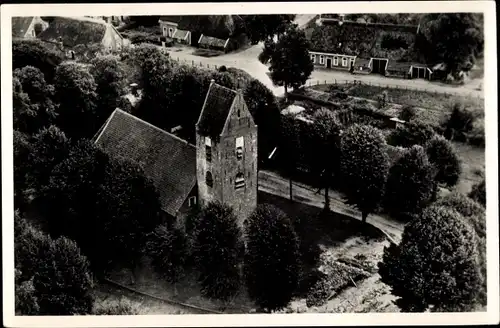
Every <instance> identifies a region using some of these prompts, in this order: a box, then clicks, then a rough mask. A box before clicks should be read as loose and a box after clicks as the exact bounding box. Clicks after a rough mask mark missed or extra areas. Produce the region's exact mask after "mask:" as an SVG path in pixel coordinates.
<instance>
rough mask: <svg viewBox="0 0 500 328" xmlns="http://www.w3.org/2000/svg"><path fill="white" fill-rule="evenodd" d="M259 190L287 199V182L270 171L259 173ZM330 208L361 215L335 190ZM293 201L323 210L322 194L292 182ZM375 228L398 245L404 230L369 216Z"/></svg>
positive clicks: (381, 218)
mask: <svg viewBox="0 0 500 328" xmlns="http://www.w3.org/2000/svg"><path fill="white" fill-rule="evenodd" d="M259 190H261V191H264V192H267V193H270V194H273V195H277V196H281V197H285V198H288V197H289V180H288V179H286V178H283V177H281V176H280V175H279V174H277V173H275V172H270V171H264V170H262V171H260V172H259ZM329 195H330V208H331V209H332V211H333V212H336V213H340V214H344V215H347V216H350V217H352V218H355V219H357V220H361V213H360V212H359V211H358V210H356V209H354V208H352V207H350V206H348V205H346V204H345V203H344V202H343V201H342V197H341V195H340V194H339V193H338V192H336V191H335V190H331V189H330V191H329ZM293 199H294V200H295V201H298V202H302V203H305V204H308V205H311V206H315V207H319V208H323V207H324V205H325V202H324V199H325V196H324V194H323V192H321V193H316V189H314V188H312V187H310V186H307V185H305V184H302V183H297V182H293ZM367 221H368V222H370V223H371V224H372V225H374V226H375V227H377V228H379V229H381V230H382V231H384V232H385V233H386V234H387V235H388V236H389V237H390V238H392V239H393V240H394V242H396V243H399V242H400V241H401V236H402V234H403V230H404V224H402V223H399V222H396V221H394V220H391V219H390V218H388V217H385V216H382V215H377V214H370V215H369V216H368V219H367Z"/></svg>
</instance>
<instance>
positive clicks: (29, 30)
mask: <svg viewBox="0 0 500 328" xmlns="http://www.w3.org/2000/svg"><path fill="white" fill-rule="evenodd" d="M48 26H49V23H47V22H46V21H44V20H43V19H42V18H40V17H38V16H30V17H12V37H14V38H23V39H35V38H36V36H37V35H38V34H39V33H41V32H42V31H43V30H45V29H46V28H47V27H48Z"/></svg>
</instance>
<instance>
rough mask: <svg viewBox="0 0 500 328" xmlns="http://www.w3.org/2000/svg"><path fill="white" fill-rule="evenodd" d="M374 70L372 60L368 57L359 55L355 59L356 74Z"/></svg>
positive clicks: (354, 71)
mask: <svg viewBox="0 0 500 328" xmlns="http://www.w3.org/2000/svg"><path fill="white" fill-rule="evenodd" d="M371 71H372V68H371V60H370V59H368V58H360V57H357V58H356V60H355V61H354V69H353V71H352V72H353V73H354V74H370V73H371Z"/></svg>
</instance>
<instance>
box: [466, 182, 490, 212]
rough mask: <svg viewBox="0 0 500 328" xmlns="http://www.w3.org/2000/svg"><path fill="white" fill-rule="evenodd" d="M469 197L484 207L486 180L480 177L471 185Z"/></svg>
mask: <svg viewBox="0 0 500 328" xmlns="http://www.w3.org/2000/svg"><path fill="white" fill-rule="evenodd" d="M469 197H470V198H471V199H473V200H475V201H476V202H478V203H479V204H481V205H483V206H484V207H486V180H485V179H482V180H481V181H479V182H478V183H476V184H475V185H473V186H472V190H471V191H470V193H469Z"/></svg>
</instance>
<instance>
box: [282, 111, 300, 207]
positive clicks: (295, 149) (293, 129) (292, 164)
mask: <svg viewBox="0 0 500 328" xmlns="http://www.w3.org/2000/svg"><path fill="white" fill-rule="evenodd" d="M300 142H301V138H300V134H299V124H298V121H297V120H296V119H295V118H294V117H293V116H283V117H282V118H281V126H280V139H279V143H280V151H281V152H280V155H281V156H280V159H281V162H282V163H284V166H285V170H286V171H287V174H288V178H289V186H290V188H289V189H290V200H293V183H292V178H293V174H294V173H295V172H296V170H297V166H298V164H299V161H300V152H299V149H300Z"/></svg>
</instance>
